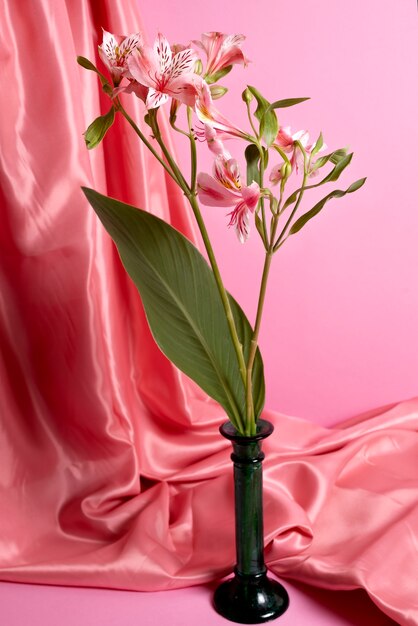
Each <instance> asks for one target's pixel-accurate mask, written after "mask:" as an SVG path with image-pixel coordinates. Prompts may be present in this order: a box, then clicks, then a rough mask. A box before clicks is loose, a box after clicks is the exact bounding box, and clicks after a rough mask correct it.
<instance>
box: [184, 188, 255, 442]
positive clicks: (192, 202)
mask: <svg viewBox="0 0 418 626" xmlns="http://www.w3.org/2000/svg"><path fill="white" fill-rule="evenodd" d="M186 195H187V198H188V200H189V202H190V206H191V207H192V209H193V213H194V215H195V218H196V221H197V224H198V226H199V230H200V233H201V235H202V239H203V242H204V244H205V248H206V252H207V255H208V258H209V261H210V265H211V267H212V271H213V274H214V276H215V280H216V284H217V286H218V291H219V295H220V296H221V300H222V304H223V307H224V311H225V315H226V320H227V322H228V326H229V331H230V334H231V338H232V342H233V344H234V348H235V352H236V355H237V359H238V366H239V369H240V373H241V378H242V382H243V383H244V387H245V385H246V380H247V378H246V367H245V359H244V353H243V351H242V345H241V342H240V340H239V337H238V333H237V329H236V326H235V320H234V316H233V315H232V310H231V305H230V302H229V297H228V294H227V292H226V289H225V287H224V284H223V282H222V278H221V274H220V272H219V268H218V264H217V262H216V258H215V254H214V252H213V249H212V246H211V243H210V240H209V235H208V232H207V230H206V226H205V223H204V221H203V217H202V214H201V212H200V208H199V204H198V202H197V200H196V196H195V195H194V194H192V193H189V194H186ZM241 426H242V425H241ZM242 431H243V432H244V428H242Z"/></svg>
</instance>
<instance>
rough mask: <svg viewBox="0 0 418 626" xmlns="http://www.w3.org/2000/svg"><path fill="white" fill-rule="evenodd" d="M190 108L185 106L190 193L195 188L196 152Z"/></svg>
mask: <svg viewBox="0 0 418 626" xmlns="http://www.w3.org/2000/svg"><path fill="white" fill-rule="evenodd" d="M192 113H193V111H192V109H191V108H190V107H187V122H188V124H189V138H190V162H191V178H190V189H191V191H192V193H194V192H195V189H196V174H197V154H196V140H195V138H194V134H193V128H192V123H193V118H192Z"/></svg>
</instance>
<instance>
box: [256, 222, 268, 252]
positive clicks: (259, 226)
mask: <svg viewBox="0 0 418 626" xmlns="http://www.w3.org/2000/svg"><path fill="white" fill-rule="evenodd" d="M255 227H256V229H257V230H258V233H259V235H260V237H261V239H262V240H263V244H264V247H265V248H266V249H267V241H266V240H265V237H264V228H263V221H262V219H261V217H260V216H259V215H257V213H256V214H255Z"/></svg>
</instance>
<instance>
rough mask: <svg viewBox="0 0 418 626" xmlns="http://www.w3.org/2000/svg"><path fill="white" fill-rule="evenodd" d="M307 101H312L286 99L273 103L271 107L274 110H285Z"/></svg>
mask: <svg viewBox="0 0 418 626" xmlns="http://www.w3.org/2000/svg"><path fill="white" fill-rule="evenodd" d="M306 100H310V98H286V99H285V100H276V102H272V104H270V107H271V108H272V109H284V108H286V107H292V106H294V105H295V104H299V103H300V102H305V101H306Z"/></svg>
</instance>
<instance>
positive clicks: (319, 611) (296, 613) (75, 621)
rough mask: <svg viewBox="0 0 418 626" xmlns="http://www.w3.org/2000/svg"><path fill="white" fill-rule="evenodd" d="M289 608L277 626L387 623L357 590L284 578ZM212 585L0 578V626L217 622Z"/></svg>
mask: <svg viewBox="0 0 418 626" xmlns="http://www.w3.org/2000/svg"><path fill="white" fill-rule="evenodd" d="M285 585H286V588H287V590H288V592H289V595H290V607H289V609H288V611H287V613H285V615H283V616H282V617H281V618H279V619H278V620H277V621H276V622H275V623H276V624H277V625H278V626H279V625H280V626H393V625H394V624H395V622H393V621H392V620H390V619H389V618H387V617H386V616H385V615H383V614H382V613H381V612H380V611H378V610H377V609H376V608H375V607H374V605H373V604H372V603H371V602H370V600H369V599H368V597H367V596H366V594H365V593H364V592H362V591H351V592H329V591H323V590H317V589H313V588H311V587H306V586H302V585H294V584H291V583H289V582H287V581H286V582H285ZM214 587H215V585H208V586H201V587H190V588H188V589H180V590H175V591H160V592H156V593H140V592H130V591H113V590H104V589H83V588H74V587H50V586H43V585H25V584H15V583H0V606H1V611H0V615H1V617H0V624H1V626H93V625H95V624H97V625H100V626H151V625H152V626H165V625H167V626H196V625H198V626H217V625H219V626H221V625H222V624H223V625H226V624H228V623H231V622H227V620H225V619H223V618H222V617H220V616H219V615H217V613H215V611H214V610H213V609H212V606H211V598H212V593H213V589H214Z"/></svg>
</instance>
